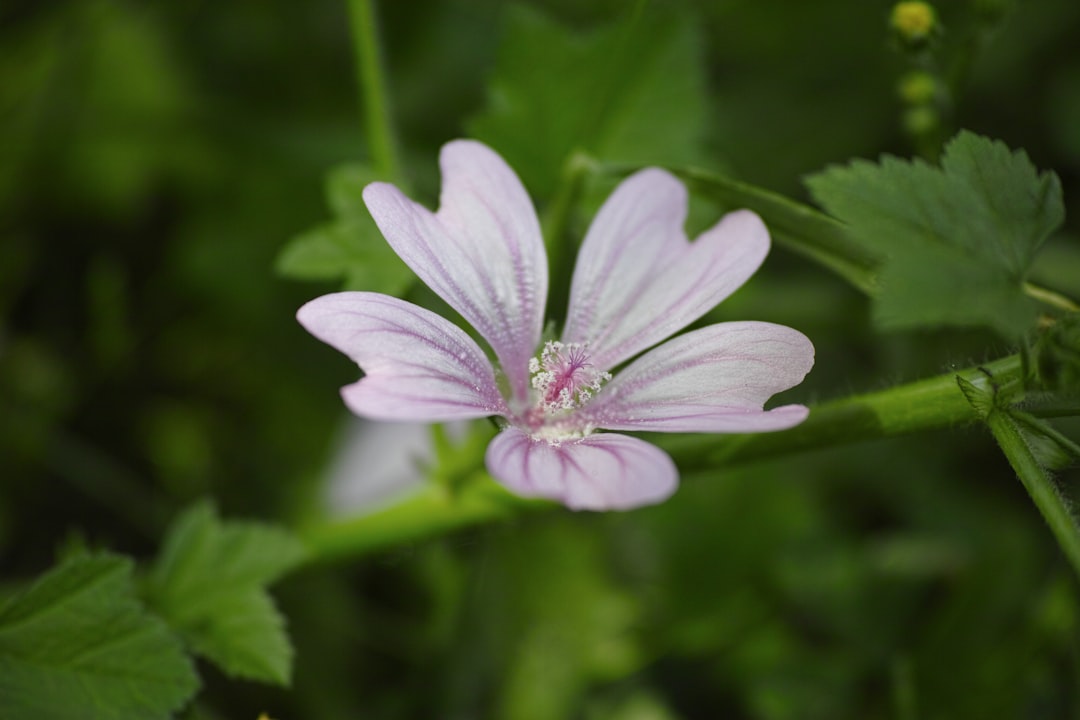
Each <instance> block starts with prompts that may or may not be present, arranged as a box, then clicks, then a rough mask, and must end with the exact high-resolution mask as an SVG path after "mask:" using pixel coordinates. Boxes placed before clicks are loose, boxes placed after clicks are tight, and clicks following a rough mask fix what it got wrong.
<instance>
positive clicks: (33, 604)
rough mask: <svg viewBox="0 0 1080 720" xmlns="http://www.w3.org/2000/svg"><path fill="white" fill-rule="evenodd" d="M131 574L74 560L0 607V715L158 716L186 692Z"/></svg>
mask: <svg viewBox="0 0 1080 720" xmlns="http://www.w3.org/2000/svg"><path fill="white" fill-rule="evenodd" d="M131 571H132V563H131V562H130V561H129V560H127V559H125V558H121V557H116V556H112V555H104V554H102V555H78V556H75V557H73V558H71V559H69V560H67V561H65V562H64V563H63V564H61V565H60V566H59V567H57V568H56V569H54V570H52V571H51V572H49V573H47V574H46V575H45V576H44V577H42V578H41V579H40V580H39V581H38V582H37V583H36V584H35V585H34V586H33V587H31V588H30V589H29V590H28V591H27V592H26V593H24V594H23V595H21V596H19V597H17V598H15V599H14V600H12V601H11V602H9V603H8V604H7V605H6V606H5V607H4V608H3V609H2V610H0V717H3V718H34V720H67V719H68V718H70V719H71V720H128V719H129V718H146V719H147V720H155V719H156V718H162V719H164V718H168V717H171V715H172V713H173V712H175V711H176V710H178V709H179V708H180V707H181V706H182V705H183V704H184V703H185V702H186V701H187V700H188V699H189V698H190V697H191V696H192V695H193V694H194V693H195V691H196V690H197V689H198V686H199V680H198V677H197V676H196V675H195V671H194V668H193V667H192V664H191V661H190V660H189V659H188V657H187V656H186V655H185V654H184V652H183V650H182V648H181V646H180V642H179V641H178V640H177V639H176V638H175V637H174V636H173V635H172V634H170V632H169V630H168V628H167V627H166V626H165V624H164V623H162V622H161V621H160V620H158V619H157V618H155V617H153V616H151V615H149V614H148V613H146V612H145V611H144V610H143V608H142V607H141V606H140V604H139V603H138V601H137V600H136V598H135V594H134V588H133V586H132V579H131Z"/></svg>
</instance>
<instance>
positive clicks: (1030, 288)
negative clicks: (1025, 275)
mask: <svg viewBox="0 0 1080 720" xmlns="http://www.w3.org/2000/svg"><path fill="white" fill-rule="evenodd" d="M1023 288H1024V294H1026V295H1027V296H1028V297H1030V298H1034V299H1035V300H1038V301H1039V302H1042V303H1046V304H1047V305H1049V306H1051V307H1055V308H1057V309H1058V310H1064V311H1065V312H1080V305H1077V304H1076V303H1075V302H1073V301H1072V300H1070V299H1069V298H1067V297H1065V296H1064V295H1062V294H1061V293H1056V292H1054V291H1053V290H1047V289H1046V288H1042V287H1039V286H1038V285H1032V284H1031V283H1028V282H1026V283H1024V285H1023Z"/></svg>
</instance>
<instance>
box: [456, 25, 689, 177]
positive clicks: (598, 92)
mask: <svg viewBox="0 0 1080 720" xmlns="http://www.w3.org/2000/svg"><path fill="white" fill-rule="evenodd" d="M700 44H701V43H700V40H699V38H698V34H697V32H696V30H695V26H694V24H693V23H692V22H690V21H688V19H687V18H685V17H680V18H675V17H672V16H667V15H664V16H657V17H654V16H652V15H651V14H647V15H645V16H643V17H640V16H635V17H633V18H630V19H629V20H628V22H627V23H626V24H625V25H622V26H616V27H609V28H605V29H602V30H599V31H595V32H593V33H591V34H589V35H579V34H576V33H574V32H571V31H570V30H568V29H566V28H564V27H562V26H560V25H558V24H556V23H554V22H552V21H551V20H548V19H546V18H544V17H543V16H541V15H539V14H538V13H537V12H536V11H534V10H530V9H527V8H525V7H523V6H512V7H511V8H509V10H508V12H507V24H506V29H505V31H504V35H503V38H502V44H501V51H500V55H499V58H498V64H497V67H496V70H495V75H494V77H493V78H492V81H491V83H490V85H489V88H488V106H487V109H486V110H484V111H483V112H482V113H481V114H480V115H479V116H477V117H475V118H474V119H473V121H472V123H471V124H470V131H471V133H472V134H473V135H475V136H476V137H477V138H479V139H480V140H483V141H484V142H487V143H489V144H490V145H492V146H493V147H494V148H495V149H496V150H498V151H499V152H500V153H501V154H502V155H503V156H504V157H505V158H506V160H507V162H509V163H510V166H511V167H513V168H514V169H515V170H516V171H517V172H518V174H519V175H521V177H522V179H523V181H524V182H525V184H526V186H528V187H529V188H530V190H531V191H532V192H533V193H535V194H536V196H538V197H549V196H550V195H551V194H552V193H553V191H554V188H555V187H556V185H557V183H558V181H559V175H560V172H561V170H562V166H563V163H564V162H565V160H566V158H567V157H568V156H569V155H570V153H571V152H572V151H574V150H584V151H585V152H587V153H589V154H590V155H592V156H593V157H595V158H598V159H602V160H609V161H620V162H627V163H633V164H685V163H691V162H694V161H698V160H700V157H699V152H700V144H699V143H700V138H701V136H702V134H703V128H704V116H705V100H704V74H703V72H702V69H701V60H700Z"/></svg>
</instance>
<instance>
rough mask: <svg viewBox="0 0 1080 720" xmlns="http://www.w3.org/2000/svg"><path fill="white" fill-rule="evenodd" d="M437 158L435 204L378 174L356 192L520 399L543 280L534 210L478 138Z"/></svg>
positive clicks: (537, 327) (538, 322) (538, 326)
mask: <svg viewBox="0 0 1080 720" xmlns="http://www.w3.org/2000/svg"><path fill="white" fill-rule="evenodd" d="M439 163H440V166H441V168H442V177H443V188H442V195H441V197H440V201H439V211H438V212H437V213H432V212H431V211H430V210H428V209H427V208H425V207H423V206H422V205H419V204H418V203H414V202H413V201H411V200H409V199H408V198H407V197H405V196H404V195H403V194H402V193H401V191H400V190H398V189H397V188H396V187H394V186H393V185H388V184H386V183H372V184H371V185H368V186H367V187H366V188H364V202H365V203H366V204H367V207H368V210H370V211H371V215H372V217H374V218H375V222H376V223H377V224H378V226H379V229H380V230H381V231H382V233H383V235H384V236H385V237H386V240H387V241H388V242H389V243H390V245H391V246H392V247H393V248H394V250H395V251H396V252H397V254H398V255H400V256H401V259H402V260H404V261H405V262H406V263H407V264H408V265H409V267H411V268H412V269H413V271H414V272H415V273H416V274H417V275H418V276H419V277H420V279H421V280H423V281H424V282H425V283H426V284H427V285H428V287H430V288H431V289H432V290H434V291H435V292H436V293H438V295H439V296H440V297H441V298H442V299H443V300H445V301H446V302H447V303H448V304H449V305H450V307H452V308H454V309H455V310H457V311H458V312H459V313H461V315H462V317H464V318H465V319H466V320H467V321H469V323H471V324H472V326H473V327H475V328H476V329H477V331H479V333H480V334H481V335H482V336H483V337H484V339H485V340H487V341H488V342H489V343H490V344H491V347H492V349H493V350H494V351H495V355H496V357H498V359H499V362H500V364H501V365H502V368H503V372H504V373H505V374H506V376H507V378H508V380H509V381H510V386H511V389H512V391H513V393H514V396H515V398H517V399H518V401H519V402H524V401H525V400H526V399H527V397H528V382H529V378H528V363H529V358H530V357H532V355H533V353H534V351H535V350H536V346H537V345H538V344H539V342H540V333H541V330H542V329H543V322H544V303H545V302H546V301H547V287H548V268H547V255H546V254H545V251H544V241H543V238H542V236H541V234H540V223H539V221H538V220H537V217H536V210H535V209H534V208H533V205H532V202H531V201H530V200H529V196H528V194H527V193H526V192H525V188H524V187H523V186H522V185H521V181H520V180H518V178H517V176H516V175H515V174H514V171H513V170H511V169H510V167H509V166H508V165H507V164H506V162H505V161H503V159H502V158H501V157H499V156H498V155H497V154H496V153H495V152H494V151H493V150H491V149H490V148H488V147H486V146H485V145H482V144H480V143H478V142H473V141H468V140H458V141H455V142H451V143H448V144H447V145H445V146H444V147H443V149H442V153H441V155H440V156H439Z"/></svg>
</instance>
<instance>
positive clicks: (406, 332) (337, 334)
mask: <svg viewBox="0 0 1080 720" xmlns="http://www.w3.org/2000/svg"><path fill="white" fill-rule="evenodd" d="M296 318H297V320H299V321H300V324H301V325H303V326H304V327H305V328H306V329H307V330H308V332H310V333H311V334H312V335H314V336H315V337H317V338H319V339H320V340H322V341H323V342H325V343H327V344H328V345H331V346H332V347H334V348H336V349H338V350H340V351H341V352H343V353H345V354H346V355H348V356H349V357H350V358H352V359H353V360H355V361H356V362H357V364H359V365H360V367H361V369H363V371H364V373H365V375H364V377H363V378H362V379H361V380H360V381H359V382H356V383H354V384H352V385H347V386H345V387H343V388H342V389H341V396H342V397H343V398H344V400H345V404H346V405H348V406H349V409H351V410H352V411H353V412H354V413H356V414H357V415H360V416H362V417H367V418H372V419H375V420H422V421H427V422H435V421H443V420H458V419H466V418H481V417H487V416H489V415H504V414H506V413H507V408H506V403H505V401H504V400H503V398H502V395H501V394H500V393H499V387H498V384H497V383H496V381H495V370H494V368H492V366H491V361H489V360H488V358H487V356H486V355H484V351H483V350H481V349H480V346H479V345H477V344H476V342H474V341H473V339H472V338H470V337H469V336H468V335H467V334H465V332H464V331H463V330H462V329H461V328H459V327H457V326H456V325H454V324H453V323H451V322H450V321H449V320H446V319H445V318H442V317H439V316H438V315H436V314H435V313H433V312H431V311H429V310H425V309H424V308H421V307H418V306H416V305H413V304H412V303H408V302H405V301H404V300H399V299H397V298H394V297H390V296H389V295H381V294H379V293H368V292H343V293H335V294H332V295H324V296H322V297H319V298H316V299H314V300H312V301H311V302H309V303H307V304H306V305H304V306H303V307H302V308H300V310H299V312H297V314H296Z"/></svg>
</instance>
